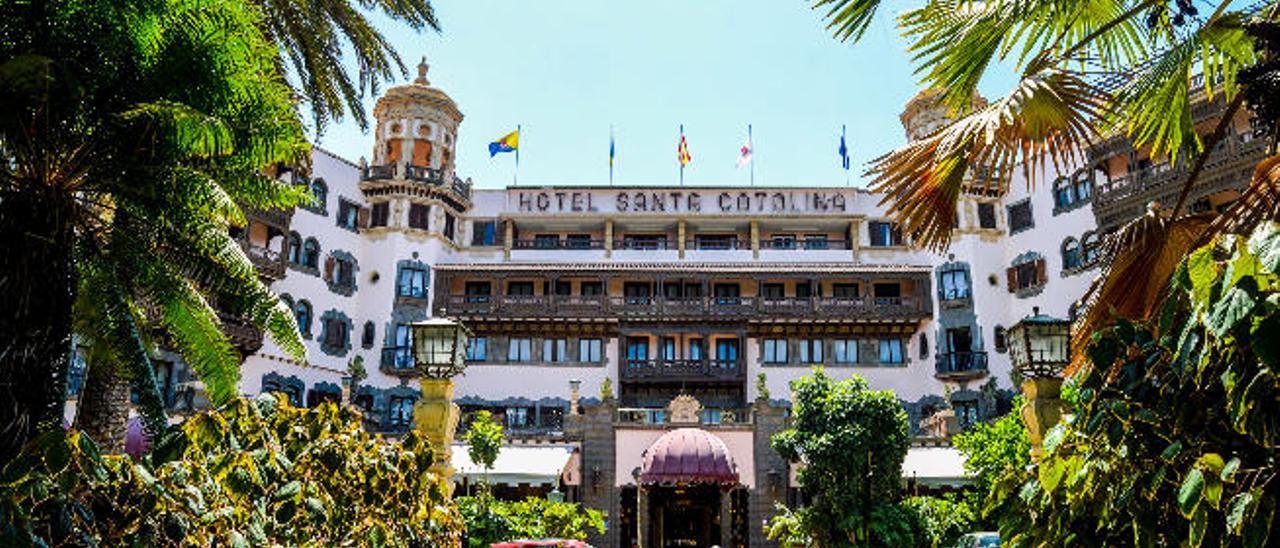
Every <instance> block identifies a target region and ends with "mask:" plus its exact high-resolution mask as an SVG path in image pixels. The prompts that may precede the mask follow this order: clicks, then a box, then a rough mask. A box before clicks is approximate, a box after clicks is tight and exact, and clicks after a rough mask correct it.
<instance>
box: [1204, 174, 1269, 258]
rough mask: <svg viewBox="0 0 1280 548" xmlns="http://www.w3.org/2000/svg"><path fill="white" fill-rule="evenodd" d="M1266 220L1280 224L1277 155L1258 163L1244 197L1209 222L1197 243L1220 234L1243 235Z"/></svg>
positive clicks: (1205, 241)
mask: <svg viewBox="0 0 1280 548" xmlns="http://www.w3.org/2000/svg"><path fill="white" fill-rule="evenodd" d="M1267 221H1275V222H1280V155H1277V156H1270V157H1268V158H1265V159H1263V160H1262V161H1261V162H1258V165H1257V166H1255V167H1254V169H1253V179H1252V180H1251V181H1250V182H1249V187H1248V188H1247V189H1245V191H1244V194H1242V195H1241V196H1240V197H1239V198H1237V199H1236V201H1235V202H1233V203H1232V204H1231V206H1230V207H1228V208H1227V210H1226V211H1224V212H1222V215H1219V216H1218V217H1217V218H1216V219H1214V220H1213V223H1212V224H1210V225H1209V228H1208V230H1206V231H1205V236H1204V237H1203V238H1202V239H1201V241H1200V242H1199V243H1200V244H1205V243H1208V241H1209V240H1210V239H1212V238H1213V237H1216V236H1218V235H1221V234H1240V235H1246V234H1249V233H1250V232H1251V231H1252V230H1253V228H1254V227H1256V226H1260V225H1261V224H1262V223H1264V222H1267Z"/></svg>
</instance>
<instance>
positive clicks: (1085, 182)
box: [1072, 169, 1093, 202]
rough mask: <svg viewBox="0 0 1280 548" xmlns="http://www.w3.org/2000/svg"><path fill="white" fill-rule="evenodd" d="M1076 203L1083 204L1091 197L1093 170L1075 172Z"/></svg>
mask: <svg viewBox="0 0 1280 548" xmlns="http://www.w3.org/2000/svg"><path fill="white" fill-rule="evenodd" d="M1072 186H1073V187H1074V189H1075V194H1076V201H1078V202H1083V201H1085V200H1088V199H1089V197H1090V196H1092V195H1093V170H1090V169H1082V170H1080V171H1077V172H1076V175H1075V178H1074V184H1073V185H1072Z"/></svg>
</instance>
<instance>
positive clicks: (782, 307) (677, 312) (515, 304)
mask: <svg viewBox="0 0 1280 548" xmlns="http://www.w3.org/2000/svg"><path fill="white" fill-rule="evenodd" d="M443 306H444V312H445V313H446V314H448V315H451V316H475V315H482V316H499V317H522V316H527V317H548V316H562V317H589V318H596V317H600V318H604V317H622V318H650V317H652V318H669V317H707V318H734V317H749V316H763V317H813V316H814V315H815V314H820V315H822V316H823V317H841V316H849V317H866V318H914V317H920V316H924V315H927V314H928V311H927V309H926V307H925V306H924V304H923V303H922V302H921V301H920V300H919V299H917V298H914V297H859V298H842V297H815V298H782V299H764V298H759V297H700V298H686V299H666V298H660V297H644V296H634V297H604V296H594V295H593V296H577V295H498V296H489V295H449V296H446V297H445V298H444V301H443Z"/></svg>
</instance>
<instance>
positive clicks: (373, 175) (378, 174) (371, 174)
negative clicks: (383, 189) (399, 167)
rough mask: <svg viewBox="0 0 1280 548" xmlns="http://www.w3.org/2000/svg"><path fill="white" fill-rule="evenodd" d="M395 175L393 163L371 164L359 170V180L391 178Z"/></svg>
mask: <svg viewBox="0 0 1280 548" xmlns="http://www.w3.org/2000/svg"><path fill="white" fill-rule="evenodd" d="M395 176H396V165H395V164H383V165H371V166H366V167H365V168H364V169H362V170H360V180H361V181H375V180H379V179H392V178H395Z"/></svg>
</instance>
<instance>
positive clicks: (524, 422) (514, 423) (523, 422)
mask: <svg viewBox="0 0 1280 548" xmlns="http://www.w3.org/2000/svg"><path fill="white" fill-rule="evenodd" d="M503 417H504V419H505V422H506V423H507V427H509V428H524V427H526V426H529V408H528V407H511V408H508V409H507V410H505V411H503Z"/></svg>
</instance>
